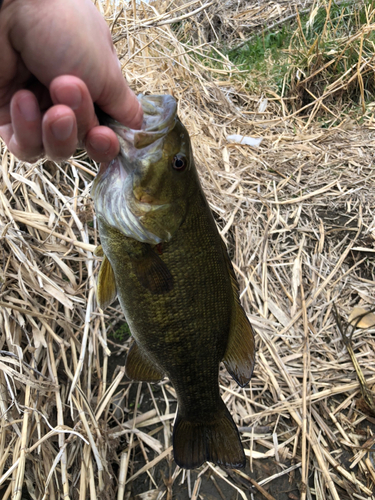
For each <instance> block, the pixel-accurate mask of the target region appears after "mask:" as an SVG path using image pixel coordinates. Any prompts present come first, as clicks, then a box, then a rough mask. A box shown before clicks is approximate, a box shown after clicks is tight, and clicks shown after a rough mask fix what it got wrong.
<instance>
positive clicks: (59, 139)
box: [42, 105, 78, 161]
mask: <svg viewBox="0 0 375 500" xmlns="http://www.w3.org/2000/svg"><path fill="white" fill-rule="evenodd" d="M42 132H43V144H44V150H45V152H46V155H47V156H48V157H49V158H51V159H52V160H56V161H61V160H64V159H66V158H69V157H70V156H72V155H73V154H74V151H75V150H76V148H77V145H78V136H77V120H76V117H75V114H74V111H73V110H72V109H70V108H69V107H68V106H64V105H57V106H52V108H50V109H49V110H48V111H47V112H46V114H45V115H44V117H43V122H42Z"/></svg>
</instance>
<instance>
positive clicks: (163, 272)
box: [132, 248, 173, 294]
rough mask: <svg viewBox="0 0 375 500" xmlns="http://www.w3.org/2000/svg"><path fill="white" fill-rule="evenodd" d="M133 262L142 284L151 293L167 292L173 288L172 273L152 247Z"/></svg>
mask: <svg viewBox="0 0 375 500" xmlns="http://www.w3.org/2000/svg"><path fill="white" fill-rule="evenodd" d="M132 264H133V268H134V272H135V274H136V276H137V278H138V279H139V281H140V283H141V285H142V286H144V287H145V288H147V290H149V291H150V292H151V293H153V294H159V293H167V292H169V291H170V290H172V288H173V278H172V275H171V273H170V271H169V269H168V267H167V266H166V264H165V263H164V262H163V261H162V259H161V258H160V257H159V255H157V254H156V253H155V252H154V251H153V250H152V249H151V248H149V250H148V251H147V253H146V254H145V255H144V256H143V257H142V258H140V259H133V260H132Z"/></svg>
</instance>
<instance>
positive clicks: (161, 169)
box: [91, 94, 255, 469]
mask: <svg viewBox="0 0 375 500" xmlns="http://www.w3.org/2000/svg"><path fill="white" fill-rule="evenodd" d="M138 100H139V102H140V103H141V105H142V108H143V113H144V120H143V125H142V129H141V130H132V129H129V128H128V127H125V126H123V125H122V124H120V123H118V122H116V121H115V120H113V119H111V118H109V117H104V118H102V119H101V121H102V123H103V124H105V125H107V126H109V127H110V128H111V129H112V130H114V131H115V133H116V134H117V137H118V139H119V142H120V153H119V155H118V156H117V157H116V158H115V159H114V160H113V161H112V162H110V163H106V164H101V166H100V169H99V172H98V175H97V176H96V178H95V180H94V183H93V187H92V191H91V196H92V198H93V200H94V205H95V212H96V218H97V222H98V229H99V236H100V241H101V249H100V252H101V253H102V255H103V261H102V263H101V266H100V270H99V275H98V282H97V291H96V293H97V302H98V304H99V306H100V307H101V308H102V309H105V308H106V307H107V306H108V305H109V304H111V303H112V301H113V300H115V298H116V297H118V299H119V302H120V304H121V308H122V310H123V313H124V315H125V319H126V321H127V323H128V325H129V329H130V332H131V334H132V342H131V347H130V349H129V352H128V355H127V358H126V362H125V373H126V375H127V376H128V377H129V378H130V379H132V380H135V381H144V382H158V381H160V380H162V379H163V378H164V377H165V376H167V377H168V378H169V380H170V381H171V383H172V385H173V387H174V389H175V391H176V394H177V403H178V407H177V415H176V418H175V421H174V426H173V452H174V460H175V462H176V464H177V465H179V466H180V467H182V468H185V469H193V468H197V467H199V466H201V465H202V464H203V463H204V462H206V461H209V462H212V463H214V464H218V465H220V466H223V467H226V468H241V467H244V466H245V464H246V458H245V453H244V449H243V446H242V444H241V440H240V436H239V433H238V429H237V426H236V424H235V422H234V420H233V418H232V416H231V414H230V412H229V411H228V409H227V407H226V405H225V403H224V402H223V400H222V398H221V396H220V389H219V382H218V377H219V368H220V363H221V362H223V363H224V365H225V367H226V369H227V371H228V372H229V374H230V375H231V376H232V377H233V379H234V380H235V381H236V382H237V383H238V384H239V385H240V386H241V387H244V386H245V385H246V384H247V383H248V382H249V380H250V378H251V375H252V372H253V368H254V363H255V343H254V334H253V329H252V326H251V324H250V322H249V320H248V318H247V316H246V313H245V311H244V310H243V308H242V306H241V303H240V298H239V285H238V282H237V279H236V276H235V273H234V270H233V267H232V264H231V261H230V259H229V257H228V253H227V250H226V247H225V244H224V242H223V240H222V238H221V236H220V234H219V232H218V229H217V226H216V223H215V220H214V217H213V215H212V212H211V210H210V207H209V205H208V202H207V200H206V197H205V195H204V192H203V189H202V187H201V184H200V180H199V176H198V172H197V169H196V167H195V163H194V158H193V153H192V147H191V142H190V137H189V134H188V131H187V130H186V128H185V126H184V125H183V124H182V122H181V121H180V119H179V118H178V115H177V103H176V100H175V99H174V98H173V97H172V96H170V95H143V94H141V95H139V96H138Z"/></svg>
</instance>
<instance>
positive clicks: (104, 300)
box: [96, 256, 117, 309]
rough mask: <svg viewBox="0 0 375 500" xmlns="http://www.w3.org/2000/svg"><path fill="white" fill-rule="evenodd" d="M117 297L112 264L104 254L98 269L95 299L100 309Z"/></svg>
mask: <svg viewBox="0 0 375 500" xmlns="http://www.w3.org/2000/svg"><path fill="white" fill-rule="evenodd" d="M116 297H117V290H116V281H115V275H114V273H113V269H112V266H111V264H110V262H109V260H108V259H107V257H106V256H104V259H103V262H102V265H101V266H100V270H99V277H98V284H97V288H96V299H97V301H98V304H99V307H100V308H101V309H106V308H107V307H108V306H109V305H110V304H112V302H113V301H114V300H115V298H116Z"/></svg>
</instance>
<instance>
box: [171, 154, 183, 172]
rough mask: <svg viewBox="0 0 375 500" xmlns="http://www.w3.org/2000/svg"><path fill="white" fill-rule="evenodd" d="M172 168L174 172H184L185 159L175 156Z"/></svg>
mask: <svg viewBox="0 0 375 500" xmlns="http://www.w3.org/2000/svg"><path fill="white" fill-rule="evenodd" d="M172 166H173V168H174V169H175V170H185V167H186V158H185V157H184V156H181V155H176V156H175V157H174V158H173V162H172Z"/></svg>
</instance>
